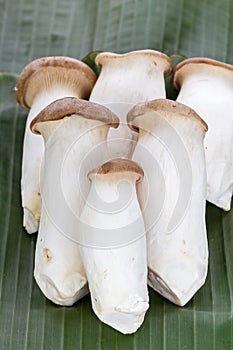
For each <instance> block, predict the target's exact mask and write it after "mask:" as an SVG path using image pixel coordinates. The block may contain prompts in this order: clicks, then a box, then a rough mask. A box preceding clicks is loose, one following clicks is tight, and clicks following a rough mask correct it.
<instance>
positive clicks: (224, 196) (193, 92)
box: [177, 64, 233, 210]
mask: <svg viewBox="0 0 233 350" xmlns="http://www.w3.org/2000/svg"><path fill="white" fill-rule="evenodd" d="M193 67H194V70H193V71H192V70H190V72H187V73H186V75H185V76H184V78H183V82H182V86H181V90H180V93H179V95H178V97H177V101H179V102H182V103H184V104H186V105H188V106H190V107H191V108H193V109H195V110H196V111H197V113H198V114H199V115H200V116H201V117H202V118H203V119H204V120H205V121H206V122H207V124H208V127H209V128H208V132H207V134H206V137H205V142H204V144H205V156H206V165H207V200H208V201H209V202H211V203H213V204H215V205H217V206H218V207H220V208H222V209H224V210H230V206H231V197H232V193H233V152H232V146H233V142H232V140H233V117H232V110H233V100H232V95H233V71H230V70H228V69H224V68H222V67H216V66H214V67H211V65H208V64H203V65H202V64H198V65H197V67H198V69H195V64H194V65H193Z"/></svg>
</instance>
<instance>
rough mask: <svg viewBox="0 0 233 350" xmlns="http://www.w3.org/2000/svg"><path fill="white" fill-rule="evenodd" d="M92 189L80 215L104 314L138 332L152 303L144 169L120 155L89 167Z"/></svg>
mask: <svg viewBox="0 0 233 350" xmlns="http://www.w3.org/2000/svg"><path fill="white" fill-rule="evenodd" d="M88 176H89V179H90V181H91V189H90V192H89V195H88V197H87V201H86V205H85V207H84V210H83V212H82V215H81V217H80V221H81V222H82V225H83V226H82V227H83V228H82V232H79V233H80V234H81V236H82V238H81V239H80V237H79V239H80V242H81V243H82V244H81V245H80V253H81V256H82V260H83V264H84V266H85V271H86V274H87V279H88V283H89V288H90V293H91V300H92V307H93V310H94V312H95V314H96V315H97V316H98V318H99V319H100V320H101V321H103V322H104V323H106V324H108V325H109V326H111V327H113V328H115V329H116V330H118V331H120V332H122V333H124V334H125V333H133V332H135V331H136V330H137V329H138V328H139V327H140V325H141V324H142V322H143V319H144V316H145V312H146V310H147V309H148V307H149V305H148V292H147V259H146V237H145V227H144V222H143V218H142V215H141V210H140V207H139V204H138V200H137V194H136V188H135V184H136V183H138V182H140V181H141V180H142V178H143V170H142V169H141V168H140V167H139V166H138V165H137V164H136V163H134V162H132V161H130V160H126V159H114V160H111V161H109V162H107V163H105V164H103V165H102V166H99V167H98V168H96V169H94V170H92V171H91V172H90V173H89V175H88Z"/></svg>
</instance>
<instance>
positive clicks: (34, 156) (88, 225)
mask: <svg viewBox="0 0 233 350" xmlns="http://www.w3.org/2000/svg"><path fill="white" fill-rule="evenodd" d="M96 64H97V65H99V66H100V67H101V72H100V75H99V77H98V79H97V78H96V75H95V73H94V72H93V71H92V70H91V68H89V67H88V66H87V65H86V64H85V63H83V62H81V61H79V60H76V59H73V58H69V57H43V58H39V59H37V60H35V61H33V62H31V63H30V64H29V65H27V66H26V67H25V68H24V69H23V70H22V72H21V74H20V76H19V80H18V83H17V85H16V88H15V90H16V99H17V101H18V103H19V104H20V105H21V106H23V107H24V108H26V109H28V110H29V114H28V118H27V123H26V129H25V138H24V148H23V161H22V180H21V188H22V207H23V225H24V227H25V229H26V231H27V232H28V233H34V232H37V231H38V238H37V243H36V251H35V269H34V276H35V279H36V282H37V284H38V286H39V288H40V289H41V291H42V292H43V293H44V295H45V296H46V297H47V298H48V299H50V300H51V301H53V302H54V303H56V304H59V305H72V304H73V303H75V302H76V301H77V300H79V299H80V298H82V297H83V296H84V295H86V294H87V293H88V292H89V291H90V295H91V301H92V307H93V310H94V312H95V314H96V315H97V317H98V318H99V319H100V320H101V321H102V322H104V323H106V324H108V325H110V326H111V327H113V328H115V329H116V330H118V331H120V332H122V333H133V332H135V331H136V330H137V329H138V328H139V327H140V326H141V324H142V322H143V320H144V316H145V313H146V311H147V309H148V307H149V298H148V289H147V284H148V285H149V286H151V287H152V288H153V289H154V290H155V291H157V292H158V293H160V294H161V295H163V296H164V297H165V298H167V299H168V300H170V301H171V302H173V303H175V304H177V305H179V306H183V305H185V304H186V303H187V302H188V301H189V300H190V299H191V298H192V297H193V295H194V294H195V293H196V291H197V290H198V289H199V288H200V287H201V286H202V285H203V284H204V282H205V279H206V275H207V267H208V244H207V233H206V225H205V204H206V200H208V201H210V202H211V203H213V204H215V205H217V206H218V207H220V208H222V209H224V210H226V211H228V210H230V203H231V197H232V191H233V157H232V140H233V137H232V136H233V135H232V134H233V125H232V124H233V118H232V115H231V114H232V111H233V98H232V96H233V66H231V65H229V64H225V63H222V62H218V61H215V60H211V59H207V58H191V59H185V60H184V61H182V62H181V63H180V64H178V65H177V67H176V69H175V72H174V84H175V86H176V87H177V88H178V89H180V92H179V95H178V98H177V101H173V100H168V99H166V91H165V81H164V78H165V76H167V75H169V74H171V73H172V71H173V66H172V61H171V59H170V58H169V57H168V56H167V55H165V54H163V53H161V52H158V51H153V50H139V51H133V52H129V53H125V54H114V53H109V52H102V53H99V54H98V55H97V57H96ZM88 99H89V100H88ZM207 125H208V127H207ZM207 129H208V131H207ZM41 136H42V137H41Z"/></svg>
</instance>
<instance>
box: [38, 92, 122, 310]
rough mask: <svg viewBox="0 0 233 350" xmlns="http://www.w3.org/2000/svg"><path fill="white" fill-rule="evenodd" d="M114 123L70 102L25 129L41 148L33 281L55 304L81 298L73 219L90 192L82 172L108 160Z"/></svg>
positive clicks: (82, 279)
mask: <svg viewBox="0 0 233 350" xmlns="http://www.w3.org/2000/svg"><path fill="white" fill-rule="evenodd" d="M118 122H119V120H118V118H117V117H116V116H115V115H114V114H113V113H112V112H111V111H109V110H108V109H107V108H105V107H103V106H99V105H97V104H95V103H91V102H88V101H84V100H80V99H76V98H74V97H66V98H62V99H59V100H57V101H55V102H52V103H51V104H49V105H48V106H47V107H46V108H44V109H43V110H42V111H41V112H40V113H39V114H38V115H37V117H36V118H34V119H33V120H32V122H31V130H32V131H33V132H34V133H35V134H41V135H42V136H43V140H44V143H45V151H44V157H43V162H42V177H41V195H42V210H41V221H40V226H39V233H38V238H37V244H36V252H35V269H34V276H35V279H36V281H37V283H38V285H39V287H40V289H41V290H42V292H43V293H44V295H45V296H46V297H47V298H48V299H50V300H52V301H53V302H54V303H56V304H61V305H72V304H73V303H74V302H75V301H77V300H78V299H80V298H81V297H82V296H83V295H84V294H85V293H87V290H88V289H87V280H86V275H85V271H84V268H83V265H82V261H81V258H80V254H79V247H78V244H77V239H76V237H77V227H78V219H79V216H80V214H81V210H82V208H83V206H84V202H85V196H86V194H87V193H88V190H89V187H90V184H89V181H88V179H87V173H88V171H90V170H91V169H92V168H93V166H97V165H98V164H101V162H103V161H105V160H106V159H108V158H106V157H107V155H106V154H105V152H104V149H105V148H106V147H104V146H105V141H106V137H107V132H108V129H109V128H110V127H117V125H118ZM99 144H100V145H103V147H102V148H101V147H100V148H98V145H99ZM93 148H94V149H96V152H95V151H93Z"/></svg>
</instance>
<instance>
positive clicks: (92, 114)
mask: <svg viewBox="0 0 233 350" xmlns="http://www.w3.org/2000/svg"><path fill="white" fill-rule="evenodd" d="M74 114H78V115H79V116H81V117H83V118H86V119H92V120H99V121H101V122H103V123H105V124H108V125H111V127H113V128H117V127H118V125H119V118H118V117H117V116H116V115H115V114H114V113H113V112H111V111H110V110H109V109H108V108H106V107H104V106H101V105H99V104H97V103H94V102H90V101H85V100H81V99H78V98H76V97H64V98H61V99H59V100H56V101H54V102H52V103H50V104H49V105H48V106H47V107H45V108H44V109H43V110H42V111H41V112H40V113H39V114H38V115H37V116H36V117H35V118H34V119H33V120H32V122H31V125H30V128H31V130H32V132H33V133H35V134H40V132H39V130H37V128H36V125H37V123H42V122H48V121H55V120H61V119H63V118H65V117H69V116H71V115H74Z"/></svg>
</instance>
